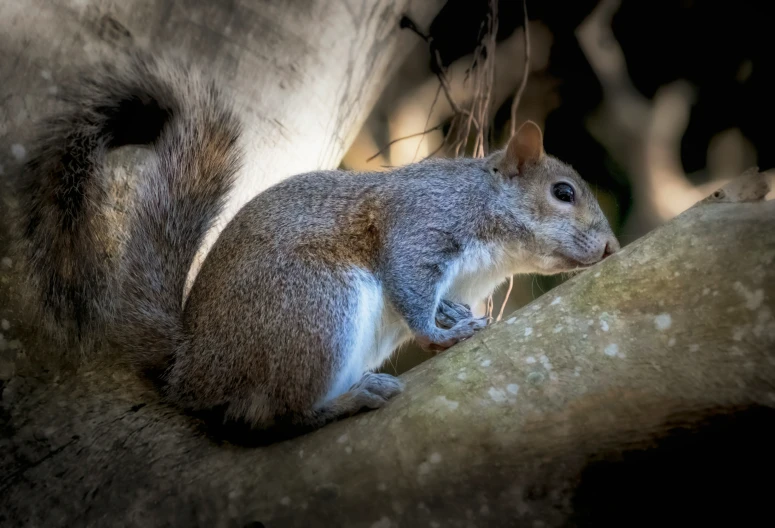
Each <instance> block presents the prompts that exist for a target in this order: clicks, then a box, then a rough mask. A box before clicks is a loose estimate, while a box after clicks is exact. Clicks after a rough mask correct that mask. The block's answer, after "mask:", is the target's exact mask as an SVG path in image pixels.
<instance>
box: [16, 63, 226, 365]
mask: <svg viewBox="0 0 775 528" xmlns="http://www.w3.org/2000/svg"><path fill="white" fill-rule="evenodd" d="M64 99H65V103H66V109H65V110H64V111H63V112H62V113H60V114H59V115H57V116H56V117H54V118H52V119H50V120H49V121H48V122H47V123H46V125H47V126H46V127H45V129H44V132H43V133H42V135H41V137H40V140H39V142H38V144H37V146H36V147H35V148H34V150H33V152H32V157H31V159H30V161H29V162H28V163H27V165H26V167H25V171H24V174H23V175H22V185H23V188H22V193H21V196H22V211H21V212H22V216H23V218H22V220H23V223H24V225H23V236H24V239H25V242H26V244H25V246H26V248H27V256H28V269H29V271H30V273H31V278H32V279H33V280H34V282H35V285H36V287H37V289H38V291H40V293H41V294H42V304H43V306H44V307H45V309H46V312H47V313H49V314H51V315H53V316H54V318H55V319H56V320H57V321H58V322H60V323H68V322H70V321H72V322H74V323H75V328H76V330H77V332H78V334H79V335H81V336H82V335H84V334H85V333H88V332H100V331H102V329H103V325H104V324H105V323H106V322H108V321H110V322H111V323H113V324H111V328H113V327H114V326H115V329H114V330H115V332H116V334H113V335H114V336H115V337H117V338H118V339H119V340H120V344H121V345H122V346H123V347H125V348H128V349H129V350H130V352H131V355H130V357H131V359H132V360H133V361H134V362H135V363H136V364H138V365H139V366H141V367H143V368H150V369H156V368H163V366H164V364H166V361H167V358H168V357H169V356H170V355H171V354H172V352H173V351H174V350H175V348H176V347H178V346H180V344H181V343H182V340H183V339H184V338H185V335H184V330H183V327H182V323H181V315H182V307H181V306H182V298H183V291H184V287H185V283H186V277H187V275H188V272H189V268H190V266H191V263H192V261H193V259H194V257H195V255H196V252H197V250H198V248H199V246H200V244H201V242H202V239H203V237H204V235H205V233H206V232H207V231H208V229H209V228H210V226H211V224H212V222H213V220H214V219H215V218H216V217H217V215H218V214H219V212H220V210H221V208H222V206H223V202H224V200H225V198H226V196H227V194H228V192H229V190H230V188H231V186H232V183H233V180H234V176H235V173H236V171H237V168H238V164H239V149H238V147H237V140H238V136H239V133H240V127H239V124H238V121H237V119H236V118H235V117H234V115H233V114H232V113H231V111H230V110H229V109H228V108H227V107H225V106H224V105H223V103H222V102H221V101H220V100H219V96H218V93H217V90H216V88H215V87H214V85H213V84H209V83H205V82H204V81H202V80H201V78H199V77H198V76H197V75H195V74H194V73H193V72H190V71H187V70H186V69H185V68H183V67H182V66H180V65H173V64H170V63H164V62H160V61H156V60H154V59H151V58H149V57H146V56H144V55H140V54H135V55H132V56H131V57H128V58H126V60H121V61H118V62H117V63H116V62H114V63H113V64H110V65H109V64H104V65H102V66H101V67H100V68H98V69H96V70H95V72H94V73H93V74H91V75H88V76H84V77H82V78H81V79H79V80H78V82H76V83H75V85H74V86H73V87H72V88H70V89H68V90H67V92H66V93H65V95H64ZM132 144H139V145H143V144H144V145H149V146H151V147H152V148H153V150H154V154H155V156H153V157H152V159H153V164H152V166H151V167H149V168H148V170H143V171H142V179H141V181H139V182H138V185H137V189H136V195H135V197H134V199H133V203H132V205H131V210H130V212H129V213H128V216H129V219H128V224H127V226H128V227H127V238H126V242H125V245H124V248H123V252H122V254H121V255H120V257H119V265H118V266H117V267H114V266H111V265H110V264H109V262H110V261H111V259H110V258H108V256H107V254H106V251H107V250H106V248H107V247H108V244H107V243H106V240H104V238H105V233H106V231H105V229H104V224H105V212H106V208H107V205H108V184H109V182H108V178H107V175H106V169H105V161H106V154H107V153H108V151H109V150H110V149H113V148H117V147H120V146H123V145H132Z"/></svg>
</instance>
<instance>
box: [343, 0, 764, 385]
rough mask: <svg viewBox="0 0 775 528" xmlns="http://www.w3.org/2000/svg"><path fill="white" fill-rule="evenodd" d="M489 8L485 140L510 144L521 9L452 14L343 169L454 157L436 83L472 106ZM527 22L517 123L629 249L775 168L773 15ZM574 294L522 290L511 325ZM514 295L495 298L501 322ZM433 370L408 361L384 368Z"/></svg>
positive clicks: (656, 5) (675, 6)
mask: <svg viewBox="0 0 775 528" xmlns="http://www.w3.org/2000/svg"><path fill="white" fill-rule="evenodd" d="M490 1H494V2H495V3H496V4H497V5H496V6H495V7H497V19H498V28H497V37H496V42H497V44H496V46H495V52H494V54H493V53H490V55H491V56H490V57H484V59H485V61H486V60H491V61H494V71H495V76H494V81H493V83H492V97H491V101H492V102H491V105H490V109H489V121H490V123H489V127H488V130H487V140H488V143H489V147H490V148H491V149H496V148H499V147H501V146H503V145H504V144H505V142H506V141H507V140H508V136H509V129H510V118H511V112H510V109H511V105H512V101H513V98H514V94H515V93H516V92H517V88H518V85H519V84H520V81H521V80H522V77H523V68H524V64H525V52H524V40H523V39H524V18H523V4H522V2H521V1H520V0H500V1H497V0H449V1H448V2H447V4H446V6H445V7H444V9H443V10H442V11H441V12H440V13H439V15H438V16H437V17H436V19H435V20H434V22H433V23H432V25H431V26H430V28H418V30H419V31H420V32H421V33H425V34H426V35H427V37H429V42H426V41H424V40H423V39H422V38H421V37H419V36H418V37H417V47H416V49H415V51H414V52H413V53H412V54H411V56H410V58H409V59H408V60H407V61H406V63H405V64H403V65H402V66H401V67H400V70H399V72H398V73H397V75H396V76H395V77H394V79H393V81H392V82H391V83H390V85H389V86H387V87H386V89H385V92H384V93H383V95H382V98H381V100H380V102H379V103H378V105H377V106H376V108H375V110H374V111H373V112H372V115H371V116H370V118H369V120H368V121H367V123H366V125H365V126H364V127H363V130H362V131H361V132H360V134H359V135H358V138H357V139H356V141H355V143H354V144H353V146H352V148H351V149H350V151H349V152H348V154H347V155H346V157H345V159H344V161H343V163H342V167H344V168H348V169H355V170H386V169H387V168H389V167H391V166H400V165H403V164H406V163H410V162H412V161H418V160H420V159H423V158H424V157H427V156H429V155H435V156H445V155H451V154H452V153H451V152H449V149H446V150H445V149H444V148H443V140H444V135H445V134H446V133H448V132H449V127H450V123H451V121H452V118H453V117H454V110H453V108H452V107H451V106H450V104H449V103H448V102H447V101H446V100H445V97H444V95H443V94H442V95H441V96H439V92H440V90H439V78H438V76H437V74H438V73H439V72H440V71H443V72H445V76H446V78H448V79H449V84H450V93H451V95H452V98H453V100H455V101H456V102H457V103H458V104H459V105H460V106H465V105H466V104H468V103H469V102H470V101H471V100H472V98H473V97H475V96H476V94H475V93H474V92H475V91H476V89H475V86H474V85H475V83H474V82H472V78H473V74H474V73H475V71H476V68H481V67H483V66H482V65H483V62H485V61H482V60H481V58H480V59H479V60H477V61H474V56H475V55H474V54H475V53H476V51H477V47H479V46H480V45H481V44H482V42H483V39H484V38H485V35H484V33H485V29H484V28H486V27H487V16H488V14H489V13H491V10H492V8H493V6H492V5H491V4H490ZM527 11H528V15H529V23H528V24H529V25H528V28H529V36H530V47H531V50H530V52H531V53H530V61H529V71H530V74H529V76H528V82H527V85H526V89H525V91H524V94H523V96H522V98H521V100H520V103H519V107H518V110H517V118H516V122H517V124H519V123H521V122H523V121H524V120H526V119H532V120H534V121H536V122H537V123H539V125H540V126H541V127H542V128H543V129H544V139H545V147H546V150H547V152H549V153H551V154H553V155H555V156H557V157H559V158H560V159H562V160H564V161H566V162H568V163H570V164H571V165H573V166H574V167H575V168H576V169H577V170H578V171H579V172H580V173H581V174H582V176H583V177H584V178H585V179H587V181H589V182H590V184H591V185H592V186H593V188H594V189H596V191H597V193H598V197H599V200H600V202H601V205H602V206H603V208H604V210H605V212H606V214H607V215H608V217H609V219H610V221H611V223H612V226H613V227H614V230H615V231H616V232H617V235H618V236H619V237H620V239H621V241H622V244H623V245H626V244H628V243H630V242H631V241H632V240H634V239H636V238H638V237H640V236H642V235H643V234H645V233H646V232H648V231H650V230H652V229H653V228H655V227H657V226H658V225H660V224H662V223H663V222H665V221H667V220H669V219H670V218H672V217H673V216H675V215H677V214H679V213H680V212H681V211H683V210H685V209H686V208H688V207H689V206H691V205H692V204H693V203H694V202H696V201H697V200H698V199H700V198H702V197H704V196H706V195H707V194H709V193H710V192H712V191H713V190H714V189H715V188H717V187H719V186H720V185H721V184H723V182H724V181H725V180H727V179H729V178H731V177H734V176H736V175H738V174H739V173H741V172H742V171H743V170H745V169H746V168H748V167H751V166H759V167H760V168H761V169H762V170H765V169H769V168H772V166H773V165H775V160H773V156H775V150H773V149H772V139H773V133H772V126H773V121H775V99H773V96H772V89H771V85H770V83H769V82H768V81H767V80H766V79H767V77H768V75H769V74H768V73H767V72H771V71H772V69H773V68H772V66H773V64H772V63H773V54H772V52H771V47H770V46H771V42H770V37H769V29H770V28H772V27H773V25H775V24H774V23H775V20H773V18H774V16H773V14H772V10H771V9H768V8H767V5H766V3H765V2H756V1H753V0H748V1H746V0H741V1H738V2H735V3H732V4H730V3H728V2H715V1H699V0H672V1H671V0H649V1H645V0H623V1H622V0H620V1H617V0H600V1H595V0H575V1H573V2H566V1H562V0H527ZM485 55H486V54H485ZM437 125H438V126H439V128H438V129H437V130H433V131H432V132H430V133H428V134H425V135H421V136H417V135H416V134H417V133H419V132H422V131H424V130H427V129H430V128H433V127H435V126H437ZM407 136H409V137H407ZM401 138H405V139H401ZM396 140H398V141H396ZM470 145H471V144H470V143H469V149H468V152H467V154H469V155H470V154H471V153H472V152H471V149H470ZM386 147H387V148H386ZM381 150H383V151H382V152H381V153H380V154H379V155H378V156H376V157H374V158H373V159H370V158H372V156H374V154H376V153H377V152H379V151H381ZM565 279H566V277H517V278H516V280H515V284H514V289H513V292H512V293H511V295H510V297H509V302H508V305H507V309H506V313H509V312H511V311H513V310H515V309H517V308H519V307H521V306H523V305H524V304H526V303H528V302H530V301H531V300H533V299H534V298H536V297H537V296H538V295H541V294H542V293H544V292H546V291H547V290H549V289H551V288H552V287H554V286H556V285H557V284H559V283H560V282H561V281H563V280H565ZM504 293H505V288H501V290H500V291H499V292H497V294H496V295H495V297H494V306H495V313H496V314H497V312H498V310H499V307H500V305H501V301H502V299H503V297H504ZM479 308H480V309H482V307H479ZM427 357H428V354H425V353H423V352H422V351H420V350H419V349H417V348H416V347H414V346H411V347H409V348H407V349H404V350H402V351H399V353H398V354H396V355H395V356H394V357H393V358H392V360H391V364H390V365H388V366H386V369H387V370H388V371H394V372H402V371H405V370H407V369H408V368H411V367H412V366H414V365H415V364H417V363H418V362H420V361H422V360H424V359H426V358H427Z"/></svg>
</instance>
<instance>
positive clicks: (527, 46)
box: [495, 0, 530, 322]
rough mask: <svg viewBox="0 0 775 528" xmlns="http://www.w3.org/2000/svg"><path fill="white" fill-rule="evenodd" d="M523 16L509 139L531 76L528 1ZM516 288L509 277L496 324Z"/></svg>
mask: <svg viewBox="0 0 775 528" xmlns="http://www.w3.org/2000/svg"><path fill="white" fill-rule="evenodd" d="M522 14H523V16H524V24H523V25H524V36H525V67H524V70H523V72H522V81H520V83H519V88H518V89H517V94H516V95H515V96H514V101H513V102H512V103H511V133H510V134H509V138H511V137H513V136H514V134H515V133H516V132H517V108H519V103H520V101H521V100H522V94H524V93H525V86H527V78H528V76H529V75H530V30H529V29H528V22H529V19H528V16H527V0H522ZM513 287H514V276H513V275H511V276H509V289H508V290H506V296H505V297H504V298H503V303H502V304H501V309H500V312H499V313H498V318H497V319H496V320H495V321H496V322H498V321H500V320H501V318H503V312H505V311H506V305H507V304H508V302H509V296H511V290H512V288H513Z"/></svg>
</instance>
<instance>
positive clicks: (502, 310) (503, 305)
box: [495, 275, 514, 323]
mask: <svg viewBox="0 0 775 528" xmlns="http://www.w3.org/2000/svg"><path fill="white" fill-rule="evenodd" d="M513 287H514V275H509V289H508V290H506V296H505V297H504V298H503V304H501V311H500V312H499V313H498V318H497V319H495V322H496V323H497V322H498V321H500V320H501V319H502V318H503V312H504V311H505V310H506V304H507V303H508V302H509V296H510V295H511V289H512V288H513Z"/></svg>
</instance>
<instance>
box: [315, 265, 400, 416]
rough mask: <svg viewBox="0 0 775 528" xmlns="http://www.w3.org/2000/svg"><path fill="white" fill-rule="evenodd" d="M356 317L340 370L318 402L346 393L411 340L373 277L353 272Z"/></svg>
mask: <svg viewBox="0 0 775 528" xmlns="http://www.w3.org/2000/svg"><path fill="white" fill-rule="evenodd" d="M356 276H357V277H358V279H357V283H358V286H357V287H358V295H357V298H358V315H357V316H356V318H355V321H356V323H355V326H354V327H353V328H352V329H351V332H352V338H351V339H350V343H351V345H350V347H349V350H348V352H347V355H346V359H345V363H344V366H343V368H342V369H341V370H340V371H339V373H338V374H337V376H336V377H335V378H334V380H333V381H332V383H331V387H330V389H329V390H328V392H327V393H326V395H325V397H324V398H323V399H322V400H321V401H327V400H330V399H332V398H335V397H337V396H339V395H340V394H343V393H345V392H347V390H348V389H349V388H350V387H352V385H353V384H354V383H355V382H356V381H358V380H359V379H360V378H361V376H363V374H364V373H365V372H368V371H371V370H376V369H378V368H379V367H381V366H382V364H383V363H384V362H385V361H387V359H388V358H389V357H390V355H391V354H392V353H393V351H394V350H396V349H397V348H398V347H399V346H401V345H402V344H403V343H404V342H406V341H407V340H408V339H409V338H410V337H411V336H412V334H411V332H410V331H409V327H408V326H407V325H406V323H405V322H404V320H403V318H401V316H399V315H398V314H397V313H396V311H395V310H394V309H393V307H392V306H391V305H390V303H389V302H387V300H386V299H385V296H384V294H383V291H382V286H381V285H380V284H379V282H378V281H377V280H376V279H375V278H374V276H373V275H372V274H371V273H369V272H366V271H364V270H357V271H356Z"/></svg>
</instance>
